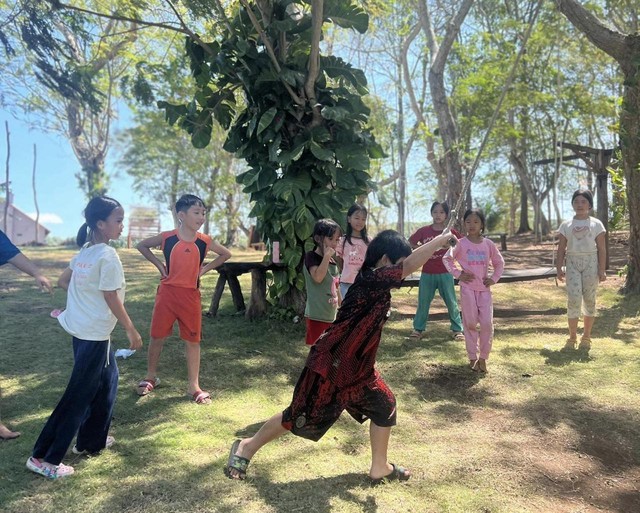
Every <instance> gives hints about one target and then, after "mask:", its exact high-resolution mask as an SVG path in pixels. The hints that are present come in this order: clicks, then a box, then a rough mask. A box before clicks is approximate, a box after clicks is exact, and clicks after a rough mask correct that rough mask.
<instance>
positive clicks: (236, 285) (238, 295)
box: [227, 273, 246, 312]
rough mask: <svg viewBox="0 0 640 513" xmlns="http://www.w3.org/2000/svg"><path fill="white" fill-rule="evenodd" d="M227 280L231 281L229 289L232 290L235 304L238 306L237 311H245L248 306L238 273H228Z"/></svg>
mask: <svg viewBox="0 0 640 513" xmlns="http://www.w3.org/2000/svg"><path fill="white" fill-rule="evenodd" d="M227 282H228V283H229V290H230V291H231V298H232V299H233V306H235V307H236V311H237V312H244V311H245V310H246V306H245V305H244V297H243V296H242V289H241V288H240V282H239V281H238V275H237V274H234V273H229V274H228V275H227Z"/></svg>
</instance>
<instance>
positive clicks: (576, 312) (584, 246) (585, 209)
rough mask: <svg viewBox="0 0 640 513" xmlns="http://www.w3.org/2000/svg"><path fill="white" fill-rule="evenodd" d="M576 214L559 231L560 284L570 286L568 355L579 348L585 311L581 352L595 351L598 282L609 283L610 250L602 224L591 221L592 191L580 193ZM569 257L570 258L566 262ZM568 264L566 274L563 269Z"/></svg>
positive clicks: (573, 201)
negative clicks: (607, 268)
mask: <svg viewBox="0 0 640 513" xmlns="http://www.w3.org/2000/svg"><path fill="white" fill-rule="evenodd" d="M571 206H572V207H573V210H574V212H575V213H576V215H575V216H573V219H570V220H568V221H564V222H563V223H562V224H561V225H560V227H559V228H558V237H559V242H558V261H557V272H558V279H559V280H560V281H563V280H565V278H566V282H567V317H568V322H569V338H568V339H567V342H566V344H565V346H564V347H563V350H564V351H570V350H573V349H575V348H576V344H577V342H578V318H579V317H580V313H581V311H582V314H583V317H584V331H583V334H582V338H581V339H580V345H579V346H578V349H580V350H582V351H589V350H590V349H591V329H592V328H593V323H594V321H595V316H596V291H597V289H598V282H600V281H604V280H606V279H607V274H606V272H605V271H606V262H607V249H606V244H605V229H604V226H603V224H602V222H601V221H600V220H599V219H596V218H595V217H590V216H589V212H590V211H591V209H592V208H593V195H592V194H591V192H590V191H585V190H577V191H576V192H574V193H573V197H572V198H571ZM565 257H566V258H565ZM563 264H565V266H566V271H565V270H563V269H562V265H563Z"/></svg>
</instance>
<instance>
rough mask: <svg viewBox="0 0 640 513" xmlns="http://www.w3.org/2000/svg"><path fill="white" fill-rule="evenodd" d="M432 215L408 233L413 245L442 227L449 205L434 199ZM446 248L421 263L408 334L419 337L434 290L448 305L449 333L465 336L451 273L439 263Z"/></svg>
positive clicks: (458, 235)
mask: <svg viewBox="0 0 640 513" xmlns="http://www.w3.org/2000/svg"><path fill="white" fill-rule="evenodd" d="M431 216H432V217H433V224H431V225H427V226H423V227H422V228H419V229H418V230H417V231H416V232H415V233H414V234H413V235H412V236H411V237H409V242H410V243H411V247H412V248H414V249H415V248H418V247H420V246H422V245H423V244H426V243H427V242H429V241H430V240H431V239H434V238H435V237H437V236H438V235H440V234H441V233H442V232H443V231H444V229H445V226H446V222H447V219H448V218H449V205H447V203H445V202H440V201H434V202H433V204H432V205H431ZM451 233H453V235H455V236H456V237H457V238H458V239H459V238H460V237H462V235H460V233H458V232H457V231H456V230H451ZM446 252H447V250H446V249H444V248H443V249H439V250H438V251H436V252H435V253H434V254H433V255H432V256H431V258H430V259H429V260H427V261H426V263H425V264H424V265H423V266H422V272H421V273H420V288H419V289H418V307H417V308H416V315H415V317H414V318H413V331H412V332H411V335H410V337H411V338H417V339H420V338H422V335H423V333H424V330H425V329H426V328H427V320H428V319H429V308H430V307H431V301H433V298H434V296H435V295H436V290H437V291H438V292H439V293H440V297H441V298H442V300H443V301H444V304H445V305H447V311H448V313H449V322H450V327H451V337H452V338H453V339H454V340H464V335H463V334H462V319H461V318H460V310H459V309H458V300H457V299H456V292H455V288H454V283H453V276H451V274H449V271H447V269H446V267H445V266H444V264H443V263H442V257H443V256H444V254H445V253H446Z"/></svg>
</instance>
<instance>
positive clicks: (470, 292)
mask: <svg viewBox="0 0 640 513" xmlns="http://www.w3.org/2000/svg"><path fill="white" fill-rule="evenodd" d="M463 219H464V227H465V230H466V232H467V236H466V237H463V238H462V239H460V241H459V244H457V245H456V246H455V247H453V248H451V249H450V250H449V251H448V252H447V254H446V255H445V256H444V257H443V259H442V261H443V262H444V265H445V267H446V268H447V270H448V271H449V272H450V273H451V274H453V276H455V277H456V278H458V279H459V280H460V303H461V305H462V319H463V322H464V339H465V343H466V346H467V355H468V356H469V364H470V367H471V369H472V370H474V371H480V372H487V359H488V358H489V353H490V352H491V344H492V341H493V297H492V295H491V286H493V285H495V284H496V283H498V280H499V279H500V277H501V276H502V272H503V271H504V259H503V258H502V255H501V254H500V251H498V248H497V247H496V245H495V244H494V243H493V242H492V241H491V240H489V239H487V238H485V237H484V236H483V234H484V225H485V218H484V214H483V212H482V210H480V209H479V208H470V209H469V210H467V211H466V212H465V213H464V216H463ZM456 263H457V264H458V265H456ZM489 265H491V267H493V271H492V273H491V275H489ZM458 266H459V267H458ZM478 323H480V332H479V333H478V329H477V326H478ZM478 350H479V351H478Z"/></svg>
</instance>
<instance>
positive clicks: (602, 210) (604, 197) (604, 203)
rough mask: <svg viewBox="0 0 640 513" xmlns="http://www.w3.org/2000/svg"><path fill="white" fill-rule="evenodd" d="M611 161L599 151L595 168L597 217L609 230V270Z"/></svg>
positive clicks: (607, 265)
mask: <svg viewBox="0 0 640 513" xmlns="http://www.w3.org/2000/svg"><path fill="white" fill-rule="evenodd" d="M610 161H611V156H610V155H607V154H606V153H605V151H604V150H599V151H598V153H597V154H596V156H595V166H594V168H595V169H594V170H595V173H596V197H597V203H596V205H597V207H598V209H597V211H596V212H597V213H596V216H597V217H598V219H600V221H601V222H602V224H603V225H604V229H605V230H607V233H605V239H604V240H605V247H606V249H607V264H606V268H607V269H609V194H608V193H609V190H608V189H609V172H608V171H607V167H608V166H609V162H610Z"/></svg>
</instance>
